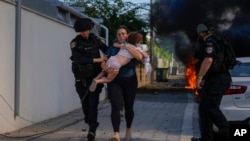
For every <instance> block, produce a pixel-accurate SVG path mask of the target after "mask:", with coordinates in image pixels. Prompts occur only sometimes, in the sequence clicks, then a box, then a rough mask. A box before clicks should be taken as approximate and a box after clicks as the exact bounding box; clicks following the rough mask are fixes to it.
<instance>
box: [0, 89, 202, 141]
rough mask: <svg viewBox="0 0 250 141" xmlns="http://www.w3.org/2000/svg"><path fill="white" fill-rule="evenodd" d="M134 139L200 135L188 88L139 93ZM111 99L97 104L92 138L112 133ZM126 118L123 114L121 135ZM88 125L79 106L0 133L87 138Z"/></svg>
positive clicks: (19, 138)
mask: <svg viewBox="0 0 250 141" xmlns="http://www.w3.org/2000/svg"><path fill="white" fill-rule="evenodd" d="M134 107H135V118H134V122H133V126H132V129H133V141H190V138H191V137H192V136H193V135H195V136H198V135H199V130H198V129H199V128H198V120H197V104H196V103H195V102H194V97H193V94H192V93H190V92H182V93H180V92H172V93H169V92H166V93H161V94H157V95H156V94H138V95H137V97H136V101H135V106H134ZM110 108H111V107H110V103H109V102H108V101H103V102H101V103H100V105H99V116H98V118H99V119H98V120H99V122H100V125H99V127H98V129H97V133H96V134H97V135H96V140H95V141H108V140H109V139H110V137H111V136H112V135H113V129H112V126H111V120H110V111H111V109H110ZM124 130H125V119H124V117H122V122H121V128H120V131H121V137H123V136H124ZM86 135H87V125H86V124H85V123H84V121H83V114H82V110H81V109H76V110H75V111H73V112H70V113H68V114H65V115H63V116H60V117H57V118H54V119H50V120H47V121H44V122H41V123H38V124H35V125H32V126H29V127H27V128H24V129H21V130H18V131H15V132H11V133H8V134H5V136H0V140H1V141H87V138H86Z"/></svg>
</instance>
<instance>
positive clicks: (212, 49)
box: [206, 47, 214, 54]
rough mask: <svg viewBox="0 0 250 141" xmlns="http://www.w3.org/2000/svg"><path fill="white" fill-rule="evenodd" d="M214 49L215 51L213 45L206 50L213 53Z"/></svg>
mask: <svg viewBox="0 0 250 141" xmlns="http://www.w3.org/2000/svg"><path fill="white" fill-rule="evenodd" d="M213 51H214V48H213V47H207V48H206V52H207V53H208V54H210V53H212V52H213Z"/></svg>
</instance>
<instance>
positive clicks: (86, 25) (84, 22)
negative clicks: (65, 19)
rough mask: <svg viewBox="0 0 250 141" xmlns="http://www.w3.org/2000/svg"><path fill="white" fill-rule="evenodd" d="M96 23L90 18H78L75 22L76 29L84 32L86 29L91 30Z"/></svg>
mask: <svg viewBox="0 0 250 141" xmlns="http://www.w3.org/2000/svg"><path fill="white" fill-rule="evenodd" d="M93 26H94V23H93V22H92V20H91V19H89V18H81V19H77V20H76V21H75V24H74V29H75V31H76V32H82V31H86V30H91V29H92V27H93Z"/></svg>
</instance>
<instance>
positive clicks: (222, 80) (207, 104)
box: [199, 74, 231, 141]
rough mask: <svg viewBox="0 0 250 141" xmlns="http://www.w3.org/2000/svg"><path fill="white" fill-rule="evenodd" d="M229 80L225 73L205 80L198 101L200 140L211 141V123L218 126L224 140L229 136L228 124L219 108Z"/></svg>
mask: <svg viewBox="0 0 250 141" xmlns="http://www.w3.org/2000/svg"><path fill="white" fill-rule="evenodd" d="M230 82H231V77H230V75H227V74H221V75H216V77H213V78H210V79H207V80H205V84H204V86H203V88H202V90H201V99H200V103H199V116H200V125H201V139H202V141H212V138H213V124H215V125H216V126H217V127H218V128H219V133H220V134H221V135H222V136H224V140H225V141H227V140H228V138H229V125H228V122H227V120H226V118H225V116H224V115H223V113H222V112H221V110H220V103H221V99H222V96H223V94H224V93H225V91H226V90H227V88H228V87H229V86H230Z"/></svg>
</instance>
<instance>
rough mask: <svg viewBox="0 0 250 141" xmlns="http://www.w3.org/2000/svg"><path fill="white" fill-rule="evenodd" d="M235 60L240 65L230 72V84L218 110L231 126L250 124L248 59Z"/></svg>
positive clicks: (249, 59) (249, 70)
mask: <svg viewBox="0 0 250 141" xmlns="http://www.w3.org/2000/svg"><path fill="white" fill-rule="evenodd" d="M237 60H238V61H240V63H239V64H238V65H236V66H235V67H234V68H233V69H232V70H230V73H231V76H232V84H231V86H230V88H229V89H228V90H227V92H226V94H225V95H224V96H223V97H222V101H221V105H220V108H221V111H222V112H223V113H224V115H225V117H226V119H227V120H228V121H229V122H230V123H231V124H233V123H246V124H250V57H240V58H237Z"/></svg>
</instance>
